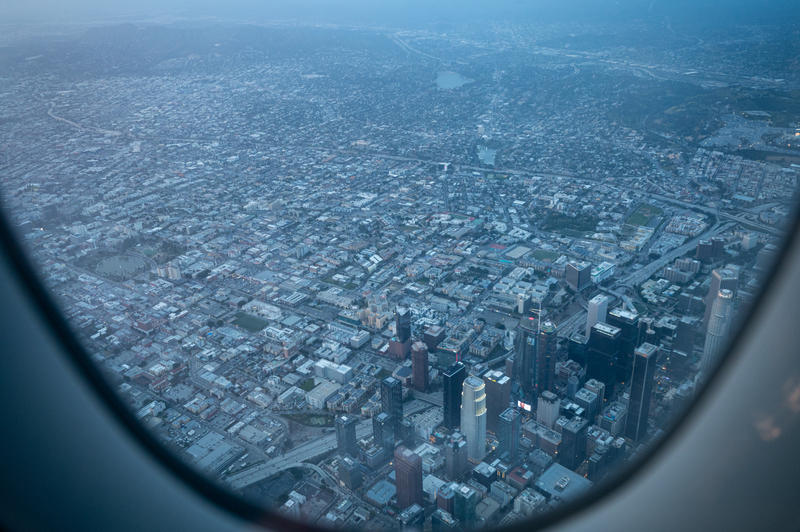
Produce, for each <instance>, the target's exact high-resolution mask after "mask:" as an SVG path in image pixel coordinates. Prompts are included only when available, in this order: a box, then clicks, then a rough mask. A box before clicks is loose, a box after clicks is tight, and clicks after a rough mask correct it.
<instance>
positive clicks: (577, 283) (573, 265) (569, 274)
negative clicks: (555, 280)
mask: <svg viewBox="0 0 800 532" xmlns="http://www.w3.org/2000/svg"><path fill="white" fill-rule="evenodd" d="M566 278H567V279H566V280H567V284H568V285H569V286H570V287H572V289H573V290H575V291H576V292H580V291H581V290H583V289H584V288H586V287H587V286H589V284H590V283H591V282H592V265H591V264H589V263H588V262H578V261H569V262H568V263H567V268H566Z"/></svg>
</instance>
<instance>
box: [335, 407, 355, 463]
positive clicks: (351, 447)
mask: <svg viewBox="0 0 800 532" xmlns="http://www.w3.org/2000/svg"><path fill="white" fill-rule="evenodd" d="M356 441H357V440H356V418H355V416H349V415H344V416H339V417H338V418H336V451H337V452H338V453H339V454H341V455H345V454H349V455H350V456H358V445H356Z"/></svg>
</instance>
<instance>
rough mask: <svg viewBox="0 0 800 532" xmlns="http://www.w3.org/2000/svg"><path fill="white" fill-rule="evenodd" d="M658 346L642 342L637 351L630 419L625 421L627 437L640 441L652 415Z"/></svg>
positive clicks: (629, 411)
mask: <svg viewBox="0 0 800 532" xmlns="http://www.w3.org/2000/svg"><path fill="white" fill-rule="evenodd" d="M657 365H658V347H656V346H654V345H653V344H642V345H640V346H639V347H638V348H637V349H636V352H635V356H634V359H633V373H632V375H631V393H630V400H629V401H628V419H627V421H626V422H625V437H627V438H629V439H631V440H633V441H639V440H640V439H641V438H643V437H644V436H645V435H646V434H647V416H648V415H650V399H651V397H652V395H653V383H654V381H655V374H656V366H657Z"/></svg>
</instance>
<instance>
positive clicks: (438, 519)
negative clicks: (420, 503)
mask: <svg viewBox="0 0 800 532" xmlns="http://www.w3.org/2000/svg"><path fill="white" fill-rule="evenodd" d="M431 528H432V529H433V532H456V531H457V530H458V529H459V527H458V519H456V518H455V517H453V516H452V515H451V514H450V513H449V512H446V511H444V510H442V509H441V508H437V509H436V511H435V512H433V515H432V516H431Z"/></svg>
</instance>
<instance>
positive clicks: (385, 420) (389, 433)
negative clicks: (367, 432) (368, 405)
mask: <svg viewBox="0 0 800 532" xmlns="http://www.w3.org/2000/svg"><path fill="white" fill-rule="evenodd" d="M396 436H397V434H396V433H395V424H394V418H393V417H392V416H390V415H389V414H387V413H386V412H381V413H379V414H378V415H376V416H374V417H373V418H372V438H373V441H374V442H375V445H377V446H379V447H381V448H383V449H384V450H385V451H386V452H387V453H391V452H392V451H394V442H395V441H396V439H397V438H396Z"/></svg>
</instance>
